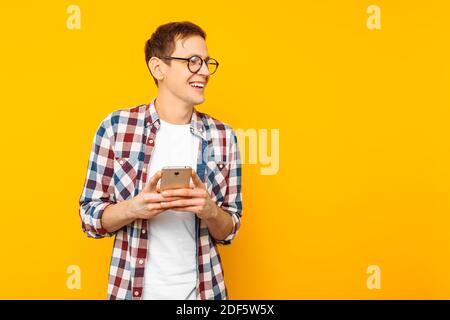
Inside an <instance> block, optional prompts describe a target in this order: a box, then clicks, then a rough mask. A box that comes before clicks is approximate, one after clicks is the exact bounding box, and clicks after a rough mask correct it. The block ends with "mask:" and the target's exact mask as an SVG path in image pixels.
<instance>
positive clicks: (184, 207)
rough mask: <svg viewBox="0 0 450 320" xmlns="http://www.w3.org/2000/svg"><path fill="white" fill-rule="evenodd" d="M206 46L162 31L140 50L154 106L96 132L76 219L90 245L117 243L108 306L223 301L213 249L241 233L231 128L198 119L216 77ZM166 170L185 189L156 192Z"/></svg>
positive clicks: (169, 29)
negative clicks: (187, 179) (184, 171)
mask: <svg viewBox="0 0 450 320" xmlns="http://www.w3.org/2000/svg"><path fill="white" fill-rule="evenodd" d="M205 39H206V35H205V33H204V31H203V30H202V29H201V28H200V27H198V26H197V25H195V24H193V23H190V22H177V23H168V24H165V25H162V26H160V27H159V28H158V29H157V30H156V31H155V32H154V33H153V35H152V37H151V38H150V39H149V40H148V41H147V43H146V45H145V59H146V62H147V66H148V68H149V70H150V72H151V75H152V76H153V78H154V81H155V83H156V85H157V87H158V94H157V97H156V98H155V99H153V100H152V101H151V102H150V103H149V104H148V105H140V106H137V107H133V108H130V109H122V110H118V111H116V112H113V113H111V114H110V115H108V116H107V117H106V118H105V119H104V120H103V121H102V123H101V124H100V125H99V127H98V129H97V133H96V135H95V138H94V142H93V146H92V150H91V154H90V158H89V163H88V170H87V176H86V180H85V183H84V188H83V191H82V194H81V197H80V210H79V213H80V217H81V223H82V229H83V231H84V232H85V233H86V234H87V235H88V236H89V237H93V238H103V237H106V236H108V237H111V236H113V235H115V242H114V248H113V252H112V259H111V265H110V271H109V285H108V298H109V299H135V300H140V299H198V300H199V299H228V298H229V297H228V293H227V289H226V286H225V282H224V272H223V269H222V265H221V259H220V255H219V251H218V248H217V245H218V244H222V245H225V244H230V243H231V242H232V240H233V239H235V237H236V235H237V233H238V230H239V227H240V224H241V215H242V192H241V162H240V154H239V148H238V143H237V138H236V135H235V133H234V131H233V130H232V128H230V127H229V126H228V125H226V124H224V123H222V122H220V121H218V120H216V119H214V118H212V117H211V116H209V115H207V114H205V113H201V112H199V111H197V110H196V109H195V106H196V105H198V104H201V103H203V102H204V101H205V97H204V91H205V87H206V86H207V84H208V82H209V80H210V76H211V74H213V73H214V72H215V71H216V69H217V67H218V62H217V61H216V60H214V59H212V58H210V57H209V56H208V50H207V47H206V43H205ZM163 166H190V167H192V168H193V170H192V171H193V173H192V177H191V178H192V183H191V187H190V188H184V189H173V190H169V191H164V192H161V190H160V188H159V180H160V178H161V168H162V167H163Z"/></svg>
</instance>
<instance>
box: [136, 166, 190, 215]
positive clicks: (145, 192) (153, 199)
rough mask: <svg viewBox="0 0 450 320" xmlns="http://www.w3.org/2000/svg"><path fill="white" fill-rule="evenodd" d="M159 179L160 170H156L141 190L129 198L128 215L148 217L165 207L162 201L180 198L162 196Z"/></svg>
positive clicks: (158, 212)
mask: <svg viewBox="0 0 450 320" xmlns="http://www.w3.org/2000/svg"><path fill="white" fill-rule="evenodd" d="M160 179H161V170H159V171H158V172H156V173H155V174H154V175H153V177H152V178H151V179H150V181H149V182H147V184H146V185H145V187H144V188H143V189H142V190H141V192H140V193H139V194H138V195H137V196H135V197H134V198H132V199H130V200H129V206H128V217H129V218H131V219H150V218H153V217H154V216H156V215H158V214H160V213H161V212H163V211H164V210H167V208H165V207H163V201H173V200H178V199H182V198H181V197H163V196H162V195H161V193H160V190H159V185H158V181H159V180H160Z"/></svg>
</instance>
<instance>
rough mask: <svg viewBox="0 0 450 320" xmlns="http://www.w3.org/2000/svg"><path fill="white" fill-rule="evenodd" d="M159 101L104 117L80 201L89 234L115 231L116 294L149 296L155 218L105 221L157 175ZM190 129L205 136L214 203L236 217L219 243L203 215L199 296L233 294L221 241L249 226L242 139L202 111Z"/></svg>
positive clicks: (201, 159) (200, 168)
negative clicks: (114, 225)
mask: <svg viewBox="0 0 450 320" xmlns="http://www.w3.org/2000/svg"><path fill="white" fill-rule="evenodd" d="M154 101H155V99H153V100H152V101H151V102H150V103H149V104H144V105H140V106H136V107H133V108H129V109H121V110H118V111H115V112H113V113H111V114H109V115H108V116H107V117H106V118H105V119H104V120H103V121H102V122H101V124H100V125H99V127H98V128H97V132H96V134H95V137H94V141H93V145H92V149H91V153H90V157H89V162H88V168H87V174H86V179H85V182H84V186H83V190H82V193H81V196H80V199H79V205H80V207H79V214H80V218H81V226H82V229H83V231H84V232H85V233H86V234H87V236H88V237H92V238H97V239H98V238H104V237H112V236H115V241H114V247H113V250H112V257H111V263H110V268H109V281H108V299H133V300H140V299H142V290H143V285H144V269H145V266H146V258H147V256H148V254H149V252H148V245H147V241H148V223H149V220H143V219H138V220H135V221H134V222H133V223H131V224H129V225H127V226H124V227H123V228H121V229H120V230H117V231H115V232H112V233H109V232H107V231H106V230H105V229H104V228H103V227H102V224H101V218H102V214H103V212H104V210H105V208H106V207H107V206H108V205H111V204H114V203H117V202H120V201H124V200H127V199H130V198H132V197H134V196H136V195H137V194H138V193H139V192H140V191H141V190H142V188H143V186H145V184H146V182H147V180H149V179H150V178H151V177H149V176H148V175H147V168H148V165H149V163H150V161H151V156H152V150H153V148H154V146H155V139H156V133H157V131H158V129H159V126H160V121H159V117H158V114H157V112H156V109H155V105H154ZM190 130H191V133H192V134H195V135H196V136H198V137H200V138H201V143H200V144H199V150H198V152H199V154H198V161H197V168H196V171H197V174H198V175H199V177H200V179H201V180H202V181H203V182H204V183H205V184H206V187H207V190H208V193H209V195H210V196H211V198H212V200H213V201H215V202H216V203H217V205H218V206H219V207H220V208H222V209H223V210H224V211H225V212H227V213H229V214H230V216H231V218H232V221H233V229H232V232H231V233H230V235H229V236H228V237H227V238H225V239H224V240H216V239H214V238H213V237H212V236H211V234H210V233H209V230H208V228H207V226H206V224H205V222H204V221H203V220H201V219H199V218H198V217H197V216H195V234H196V242H197V249H196V254H197V259H196V260H197V286H196V287H197V289H196V292H197V293H196V295H197V300H205V299H214V300H216V299H217V300H221V299H229V296H228V292H227V288H226V286H225V282H224V271H223V268H222V263H221V258H220V255H219V250H218V248H217V245H218V244H222V245H228V244H230V243H231V242H232V241H233V240H234V239H235V238H236V235H237V233H238V230H239V227H240V224H241V216H242V187H241V176H242V172H241V160H240V153H239V147H238V143H237V138H236V135H235V133H234V131H233V129H232V128H231V127H229V126H228V125H226V124H224V123H222V122H220V121H218V120H217V119H214V118H212V117H211V116H209V115H207V114H205V113H202V112H199V111H197V110H196V109H195V108H194V110H193V113H192V117H191V125H190ZM150 221H151V220H150ZM150 223H151V222H150Z"/></svg>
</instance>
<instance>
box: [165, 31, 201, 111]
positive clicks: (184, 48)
mask: <svg viewBox="0 0 450 320" xmlns="http://www.w3.org/2000/svg"><path fill="white" fill-rule="evenodd" d="M193 55H197V56H199V57H201V58H203V59H206V58H207V57H208V48H207V47H206V42H205V40H204V39H203V38H202V37H200V36H191V37H189V38H185V39H183V40H180V39H177V41H176V47H175V51H174V52H173V53H172V54H171V56H172V57H178V58H190V57H192V56H193ZM167 61H169V60H164V62H167ZM170 61H171V65H170V66H167V68H165V70H166V71H165V77H164V81H163V83H161V84H160V85H163V86H165V87H166V88H167V89H168V90H169V91H170V92H171V93H172V94H173V95H175V96H176V97H177V98H179V99H180V100H182V101H185V102H186V103H187V104H189V105H198V104H201V103H203V102H204V101H205V96H204V94H205V88H206V85H207V83H208V80H209V76H210V74H209V71H208V67H207V65H206V64H205V63H204V62H203V63H202V67H201V68H200V70H199V71H198V72H197V73H192V72H191V71H189V69H188V62H187V61H183V60H174V59H172V60H170ZM193 82H197V83H203V84H204V87H203V88H200V86H201V85H197V86H193V84H192V83H193Z"/></svg>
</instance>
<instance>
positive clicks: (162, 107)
mask: <svg viewBox="0 0 450 320" xmlns="http://www.w3.org/2000/svg"><path fill="white" fill-rule="evenodd" d="M155 108H156V112H157V113H158V116H159V118H160V119H162V120H164V121H166V122H169V123H172V124H188V123H191V117H192V112H193V109H194V106H193V105H188V104H186V103H185V102H183V101H181V100H180V99H178V98H177V97H175V96H173V95H169V94H162V93H161V92H159V93H158V96H157V97H156V99H155Z"/></svg>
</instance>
